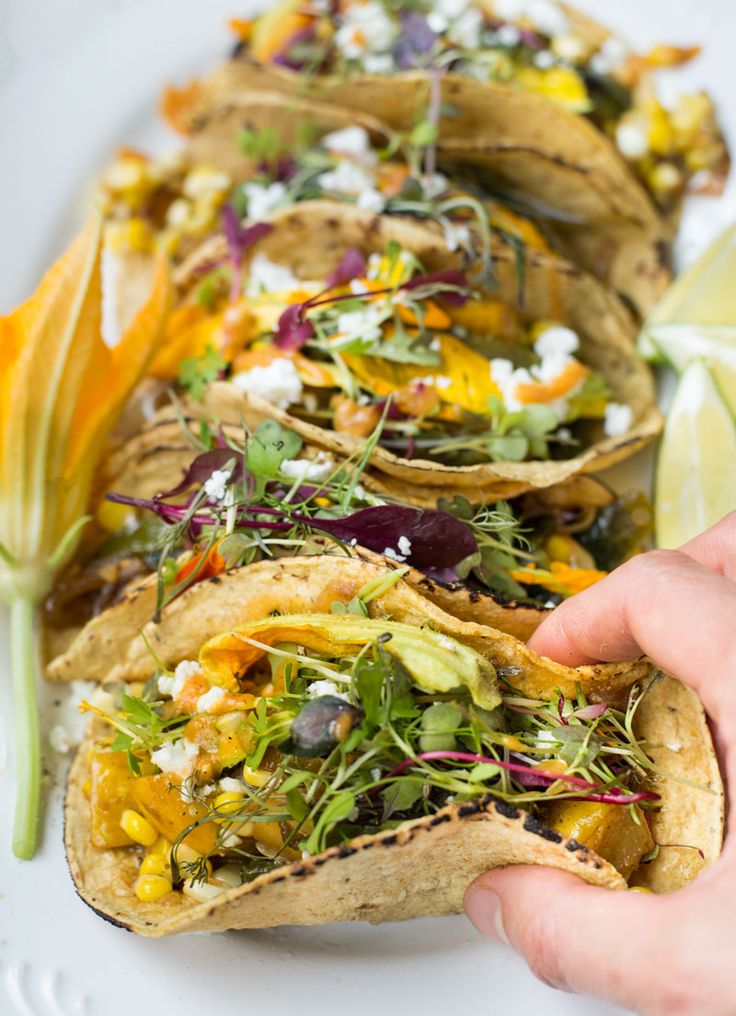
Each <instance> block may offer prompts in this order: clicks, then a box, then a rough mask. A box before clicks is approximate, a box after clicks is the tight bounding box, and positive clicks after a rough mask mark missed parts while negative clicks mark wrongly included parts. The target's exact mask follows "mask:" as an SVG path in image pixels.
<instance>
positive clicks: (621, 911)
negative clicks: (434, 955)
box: [465, 866, 697, 1013]
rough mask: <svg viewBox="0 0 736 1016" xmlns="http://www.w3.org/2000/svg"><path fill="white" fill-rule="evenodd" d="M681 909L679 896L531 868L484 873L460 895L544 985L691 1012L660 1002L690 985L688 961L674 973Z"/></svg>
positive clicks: (480, 923) (479, 924) (679, 996)
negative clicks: (610, 886) (607, 886)
mask: <svg viewBox="0 0 736 1016" xmlns="http://www.w3.org/2000/svg"><path fill="white" fill-rule="evenodd" d="M678 907H679V904H678V901H677V898H676V897H657V896H654V895H650V894H649V893H639V892H612V891H611V890H609V889H600V888H597V887H594V886H589V885H587V884H586V883H584V882H582V881H581V880H580V879H578V878H577V877H576V876H575V875H571V874H569V873H567V872H562V871H556V870H555V869H554V868H544V867H536V866H516V867H510V868H497V869H495V870H493V871H490V872H487V873H486V874H485V875H481V877H480V878H478V879H477V880H476V881H475V882H474V883H473V884H472V885H471V886H470V887H469V889H468V891H467V893H466V895H465V910H466V913H467V915H468V917H469V918H470V920H471V921H472V922H473V924H474V925H475V926H476V928H477V929H478V931H480V932H481V933H482V934H484V935H486V936H487V937H489V938H492V939H495V940H497V941H502V942H504V943H506V944H507V945H511V946H512V947H513V948H514V949H516V951H517V952H519V953H521V955H522V956H523V957H524V959H525V960H526V961H527V963H528V964H529V967H530V968H531V970H532V972H533V973H534V974H535V975H536V976H537V977H538V978H539V979H540V980H542V981H544V983H545V984H548V985H549V986H550V987H553V988H560V989H562V990H563V991H572V992H580V993H583V994H589V995H595V996H597V997H599V998H604V999H606V1000H608V1001H612V1002H616V1003H618V1004H619V1005H625V1006H628V1007H630V1008H635V1009H636V1011H637V1012H649V1013H658V1012H667V1011H669V1012H683V1011H691V1010H687V1009H681V1008H679V1007H676V1006H675V1005H674V1004H673V1005H672V1007H670V1008H665V1007H664V1006H665V1003H667V1005H669V1001H672V1002H673V1003H674V1002H675V1001H676V1002H677V1005H678V1006H679V1005H680V1004H681V1002H682V1000H683V993H686V992H687V991H688V990H689V988H688V986H687V985H686V984H681V978H682V979H684V978H685V976H686V974H685V970H684V967H685V966H686V964H684V963H683V964H681V965H680V969H679V970H677V969H676V970H673V958H674V956H675V954H676V953H677V954H679V953H680V952H681V950H680V949H679V948H678V946H679V945H681V943H679V942H678V941H677V938H678V935H679V933H680V932H679V927H681V922H680V921H679V920H678V915H677V913H676V911H677V910H678ZM662 978H665V979H666V983H665V984H663V981H662ZM663 992H664V993H665V994H666V996H667V997H666V998H664V997H663ZM692 1011H697V1010H692Z"/></svg>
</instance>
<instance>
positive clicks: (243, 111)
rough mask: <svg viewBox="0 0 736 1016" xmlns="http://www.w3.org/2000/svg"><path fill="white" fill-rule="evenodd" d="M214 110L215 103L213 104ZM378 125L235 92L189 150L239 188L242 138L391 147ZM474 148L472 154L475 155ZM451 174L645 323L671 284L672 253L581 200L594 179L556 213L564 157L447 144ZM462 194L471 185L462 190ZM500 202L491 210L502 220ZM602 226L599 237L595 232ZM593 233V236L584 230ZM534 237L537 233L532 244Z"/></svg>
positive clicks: (199, 119) (199, 120) (575, 176)
mask: <svg viewBox="0 0 736 1016" xmlns="http://www.w3.org/2000/svg"><path fill="white" fill-rule="evenodd" d="M208 101H209V100H208ZM377 109H378V107H376V108H374V109H373V110H372V113H373V114H374V115H373V116H371V115H368V114H365V113H362V112H358V111H357V110H354V109H345V108H343V107H342V106H338V105H334V104H330V103H326V102H320V101H318V100H316V99H306V98H304V97H302V96H301V95H295V94H289V95H287V94H284V93H283V92H268V91H261V90H238V91H227V93H226V94H223V95H218V98H217V99H215V100H214V101H211V104H209V105H206V106H205V105H200V106H199V107H198V110H197V113H196V115H194V116H193V117H192V120H191V125H190V132H189V134H188V137H187V142H186V147H185V149H184V152H185V158H186V161H187V163H188V164H189V165H192V166H196V165H206V166H214V167H217V168H218V169H222V170H225V171H226V172H227V173H229V174H230V176H231V177H232V179H233V180H234V181H235V182H242V181H246V180H249V179H252V178H253V176H254V174H255V173H257V171H258V167H257V166H255V165H254V163H253V159H252V158H250V157H248V156H247V155H246V154H244V153H243V152H242V150H241V149H240V148H239V147H238V145H237V144H236V138H237V135H238V132H239V131H241V130H244V129H246V130H251V131H259V130H263V129H264V128H270V129H273V130H275V131H276V132H277V134H278V135H279V137H280V138H282V139H283V141H284V142H285V143H288V142H290V141H295V140H296V139H297V138H298V137H299V131H300V130H302V129H303V127H304V125H305V124H309V125H310V126H311V127H312V128H313V129H314V132H315V135H316V137H318V138H319V137H321V136H323V135H324V134H326V133H328V132H331V131H335V130H340V129H343V128H345V127H349V126H359V127H362V128H363V129H364V130H365V131H367V133H368V135H369V136H370V137H371V139H372V140H373V142H374V143H375V144H376V145H379V146H380V145H384V146H385V145H386V143H387V140H388V139H389V137H390V135H391V133H392V132H391V130H390V128H389V127H388V126H386V125H385V124H383V123H382V122H381V121H380V120H378V119H376V118H375V113H376V111H377ZM469 149H470V151H469ZM441 157H442V162H443V168H445V169H447V170H448V171H451V172H452V173H453V174H455V173H457V174H458V175H459V177H460V178H462V177H463V176H465V177H468V176H472V175H477V176H478V178H479V182H480V183H481V184H484V185H485V186H486V187H487V188H488V189H489V190H490V191H491V193H493V194H494V195H496V197H497V198H500V199H501V202H502V204H503V199H504V197H506V198H507V199H508V202H509V204H510V205H511V207H512V208H514V209H517V210H518V211H521V213H522V214H523V215H525V216H527V217H528V219H531V220H532V221H536V222H538V224H539V226H540V228H541V230H542V232H543V233H544V235H545V237H546V239H547V240H549V241H550V242H551V243H552V246H553V247H554V249H555V250H556V251H558V252H559V253H560V255H561V256H563V257H564V258H567V259H569V260H572V261H573V262H575V263H576V264H578V265H580V266H581V267H582V268H584V269H586V270H587V271H589V272H591V273H592V274H593V275H595V276H596V277H597V278H599V279H601V280H603V281H605V282H607V283H608V284H609V285H610V286H611V287H612V288H613V289H614V290H616V291H618V292H620V293H622V294H623V295H624V296H625V297H626V298H627V299H628V300H629V301H630V302H631V303H633V305H634V306H635V307H636V308H637V309H638V311H639V312H640V313H641V314H642V315H645V314H646V313H647V311H648V310H650V309H651V307H652V306H653V305H654V303H656V301H657V300H658V299H659V297H660V296H661V295H662V293H663V292H664V290H665V289H666V288H667V285H668V284H669V281H670V277H671V276H670V271H669V266H668V263H667V255H666V249H665V246H664V245H662V244H660V243H657V242H656V240H655V238H654V235H653V234H652V233H651V232H648V231H647V230H645V229H643V228H642V227H641V225H639V224H638V223H634V222H631V221H629V220H628V219H625V218H618V217H615V216H614V215H612V213H611V210H610V209H609V207H608V204H607V202H599V203H597V204H596V203H595V202H594V199H593V197H592V196H590V195H587V192H586V191H585V188H583V190H582V192H581V184H580V177H581V175H582V176H583V178H584V177H585V173H584V170H582V169H577V168H574V167H573V168H572V169H571V170H570V173H571V176H570V181H569V183H570V187H567V186H566V187H564V188H563V187H560V194H559V196H558V197H557V203H556V204H554V205H553V204H550V201H551V197H552V195H551V194H549V193H548V189H549V174H550V172H551V173H553V174H557V175H558V176H562V172H563V170H562V169H561V168H560V166H559V162H558V160H557V159H556V158H555V157H554V155H548V154H547V153H545V152H544V151H543V150H542V149H541V148H540V149H534V150H533V151H530V150H528V149H526V148H524V147H521V146H519V145H518V144H515V143H513V142H510V141H508V142H504V141H496V142H494V144H493V145H490V144H486V145H485V146H484V145H481V144H480V143H478V142H476V141H473V140H470V141H468V142H461V140H452V139H451V140H449V141H447V142H443V143H442V147H441ZM461 186H462V184H461ZM497 204H498V202H497V201H495V202H490V204H489V211H490V212H491V213H492V212H493V208H494V206H497ZM588 220H590V221H594V222H595V226H594V227H593V228H591V227H590V226H589V225H587V224H586V223H587V222H588ZM584 226H585V228H583V227H584ZM531 233H532V230H529V229H527V230H526V231H525V235H526V237H527V239H525V242H526V243H529V240H528V236H529V235H530V234H531ZM532 246H534V243H532Z"/></svg>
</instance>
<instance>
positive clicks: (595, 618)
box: [465, 512, 736, 1016]
mask: <svg viewBox="0 0 736 1016" xmlns="http://www.w3.org/2000/svg"><path fill="white" fill-rule="evenodd" d="M530 645H531V646H532V647H533V648H534V649H535V650H536V651H537V652H538V653H540V654H542V655H544V656H548V657H551V658H552V659H555V660H559V661H560V662H561V663H565V664H568V665H569V666H579V665H581V664H584V663H593V662H597V661H604V660H605V661H617V660H619V661H620V660H626V659H630V658H632V657H636V656H639V655H641V654H642V653H644V654H646V655H647V656H649V657H650V658H651V659H652V660H653V661H654V662H655V663H656V664H657V665H658V666H659V667H661V668H662V669H663V670H666V671H668V672H669V673H671V674H674V675H676V676H677V677H679V678H680V679H681V680H682V681H683V682H685V683H686V684H689V685H690V686H691V687H693V688H695V689H696V691H697V692H698V694H699V695H700V698H701V700H702V702H703V705H704V706H705V709H706V712H707V713H708V715H709V717H710V718H711V721H712V722H713V723H714V724H715V725H716V727H717V739H718V744H719V750H720V755H721V761H722V765H723V767H724V771H725V776H726V779H727V781H729V780H730V781H732V782H733V783H734V785H736V512H734V513H732V514H731V515H729V516H728V517H727V518H725V519H724V520H723V521H722V522H721V523H719V524H718V525H717V526H715V527H714V528H713V529H711V530H709V531H708V532H707V533H705V534H703V535H702V536H700V537H698V538H697V539H696V540H693V541H692V542H691V543H689V544H687V545H686V546H685V547H683V548H682V549H681V550H679V551H653V552H652V553H649V554H643V555H641V556H639V557H636V558H633V559H632V560H631V561H629V562H628V563H626V564H625V565H623V567H621V568H619V569H618V570H617V571H616V572H614V573H612V574H611V575H610V576H608V577H607V578H605V579H603V581H602V582H600V583H598V584H597V585H595V586H593V587H592V588H590V589H589V590H587V591H586V592H584V593H581V594H580V595H578V596H575V597H574V598H573V599H571V600H568V601H567V602H565V603H563V604H562V605H561V606H560V607H559V608H558V609H557V610H555V611H554V612H553V613H552V614H551V615H550V617H549V618H547V619H546V620H545V621H544V623H543V624H542V625H541V626H540V628H539V629H538V631H537V632H536V634H535V635H534V636H533V638H532V639H531V641H530ZM731 826H732V822H729V833H730V835H729V836H728V838H727V840H726V844H725V846H724V850H723V854H722V856H721V858H720V859H719V861H718V862H717V863H716V864H715V865H713V866H712V867H711V868H710V869H708V871H706V872H705V873H704V874H703V875H701V876H700V877H699V878H698V879H697V880H696V881H695V882H693V883H691V884H690V885H689V886H688V887H687V888H686V889H683V890H682V891H680V892H678V893H674V894H672V895H671V896H653V895H649V894H647V893H625V892H622V893H612V892H609V891H607V890H605V889H599V888H596V887H593V886H589V885H586V884H585V883H583V882H582V881H580V880H579V879H578V878H576V877H575V876H574V875H570V874H567V873H565V872H559V871H555V870H554V869H551V868H541V867H535V866H519V867H509V868H501V869H497V870H495V871H491V872H488V873H487V874H486V875H482V876H481V877H480V878H479V879H477V880H476V881H475V882H474V883H473V884H472V885H471V886H470V887H469V889H468V891H467V894H466V897H465V908H466V911H467V914H468V917H469V918H470V920H471V921H472V922H473V924H475V926H476V928H477V929H478V930H479V931H480V932H482V933H483V934H484V935H487V936H488V937H489V938H492V939H496V940H500V941H503V942H506V943H507V944H510V945H511V946H512V947H513V948H514V949H516V950H517V951H518V952H520V953H521V954H522V956H523V957H524V958H525V959H526V961H527V963H528V964H529V966H530V968H531V970H532V971H533V972H534V973H535V974H536V975H537V977H539V978H540V979H541V980H542V981H544V982H545V983H546V984H549V985H551V986H552V987H555V988H560V989H562V990H565V991H571V992H581V993H584V994H590V995H595V996H597V997H599V998H603V999H606V1000H608V1001H611V1002H615V1003H618V1004H619V1005H624V1006H627V1007H629V1008H631V1009H634V1010H636V1011H637V1012H640V1013H646V1014H648V1016H664V1014H665V1013H666V1014H667V1016H678V1014H683V1016H703V1014H704V1013H707V1014H708V1016H734V1014H735V1013H736V980H735V979H734V977H733V962H734V961H733V955H734V942H736V839H735V838H734V836H733V830H732V828H731Z"/></svg>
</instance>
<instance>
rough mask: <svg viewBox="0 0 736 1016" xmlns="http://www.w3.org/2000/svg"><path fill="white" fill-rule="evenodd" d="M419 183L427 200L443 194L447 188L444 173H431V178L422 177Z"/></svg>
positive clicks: (447, 184)
mask: <svg viewBox="0 0 736 1016" xmlns="http://www.w3.org/2000/svg"><path fill="white" fill-rule="evenodd" d="M419 182H420V183H421V185H422V190H423V191H424V196H425V198H427V199H431V198H438V197H439V196H440V194H444V193H445V191H446V190H447V188H448V186H449V182H448V179H447V177H446V176H445V175H444V173H432V175H431V176H423V177H422V178H421V180H420V181H419Z"/></svg>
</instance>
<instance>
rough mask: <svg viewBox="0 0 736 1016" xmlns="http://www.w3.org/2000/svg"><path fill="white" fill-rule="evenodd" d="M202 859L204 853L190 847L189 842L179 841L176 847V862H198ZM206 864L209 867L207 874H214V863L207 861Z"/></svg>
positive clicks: (183, 863)
mask: <svg viewBox="0 0 736 1016" xmlns="http://www.w3.org/2000/svg"><path fill="white" fill-rule="evenodd" d="M201 860H202V855H201V854H200V853H199V851H197V850H195V849H194V848H193V847H190V846H189V844H187V843H179V844H178V845H177V848H176V862H177V864H179V865H187V864H197V863H198V862H199V861H201ZM204 866H205V868H206V869H207V876H208V877H209V876H210V875H211V874H212V864H211V862H210V861H205V862H204Z"/></svg>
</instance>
